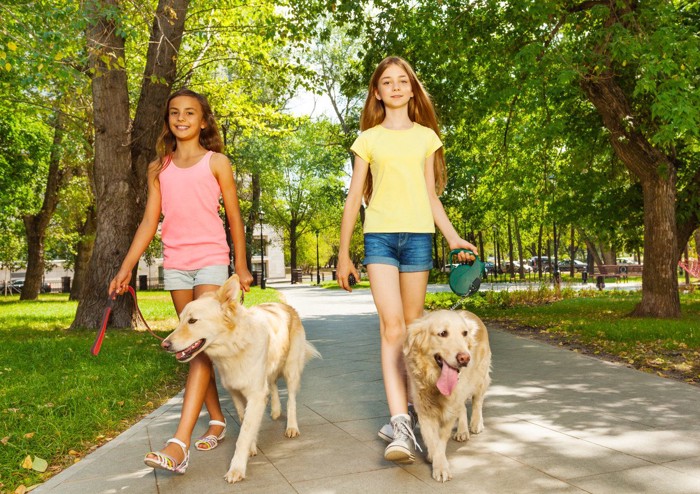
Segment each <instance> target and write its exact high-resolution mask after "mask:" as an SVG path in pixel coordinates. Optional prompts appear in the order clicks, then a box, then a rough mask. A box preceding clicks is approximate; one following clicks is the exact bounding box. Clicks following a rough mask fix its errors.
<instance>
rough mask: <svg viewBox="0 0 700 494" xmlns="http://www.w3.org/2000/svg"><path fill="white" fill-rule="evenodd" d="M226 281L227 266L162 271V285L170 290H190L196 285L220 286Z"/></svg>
mask: <svg viewBox="0 0 700 494" xmlns="http://www.w3.org/2000/svg"><path fill="white" fill-rule="evenodd" d="M227 279H228V266H227V265H221V264H219V265H215V266H205V267H203V268H200V269H193V270H190V271H183V270H181V269H164V270H163V285H164V288H165V289H166V290H168V291H170V290H192V289H194V287H195V286H197V285H217V286H222V285H223V284H224V283H226V280H227Z"/></svg>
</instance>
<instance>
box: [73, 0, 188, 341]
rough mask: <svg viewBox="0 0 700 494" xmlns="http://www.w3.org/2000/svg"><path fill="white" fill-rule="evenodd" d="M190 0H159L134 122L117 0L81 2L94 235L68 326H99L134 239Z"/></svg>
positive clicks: (119, 309)
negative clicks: (88, 88) (90, 123)
mask: <svg viewBox="0 0 700 494" xmlns="http://www.w3.org/2000/svg"><path fill="white" fill-rule="evenodd" d="M188 6H189V0H160V1H159V3H158V7H157V9H156V12H155V16H154V19H153V27H152V30H151V36H150V42H149V45H148V46H149V49H148V54H147V57H146V66H145V69H144V73H143V80H142V81H143V82H142V84H141V90H140V95H141V96H140V98H139V103H138V105H137V107H136V112H135V114H134V115H135V116H134V119H133V123H132V119H131V115H130V111H131V106H130V101H129V87H128V80H127V71H126V52H125V45H126V38H125V32H126V30H125V29H124V25H123V23H124V16H125V13H124V11H123V10H122V8H121V7H122V6H121V4H120V2H118V1H117V0H94V1H92V2H87V3H86V4H85V14H86V15H87V17H88V19H89V22H90V25H89V27H88V29H87V32H86V36H87V46H88V55H89V66H90V70H91V73H92V96H93V105H94V114H93V115H94V116H93V118H94V127H95V161H94V174H93V177H94V188H95V190H94V193H95V204H96V220H97V223H96V225H97V228H96V238H95V246H94V250H93V254H92V257H91V259H90V264H89V269H88V275H87V277H86V280H85V286H84V288H83V293H82V297H81V300H80V303H79V305H78V310H77V313H76V316H75V320H74V321H73V327H97V326H98V325H99V323H100V318H101V317H102V312H103V309H104V304H105V300H106V297H107V293H106V287H107V283H108V281H109V279H110V278H111V277H112V276H113V275H114V273H115V272H116V270H117V269H118V268H119V264H120V263H121V260H122V259H123V258H124V256H125V255H126V252H127V250H128V248H129V245H130V244H131V239H132V238H133V235H134V232H135V231H136V228H137V226H138V223H139V221H140V219H141V214H142V212H143V208H144V205H145V192H144V191H145V176H146V167H147V164H148V162H149V161H150V160H151V159H152V157H153V151H152V150H153V149H154V147H155V141H156V138H157V135H158V132H159V126H158V122H159V120H160V115H161V112H162V109H163V107H164V106H165V101H166V99H167V97H168V95H169V93H170V91H171V88H172V85H173V82H174V81H175V75H176V69H177V54H178V50H179V47H180V43H181V41H182V34H183V31H184V28H185V18H186V14H187V8H188ZM112 322H113V324H114V325H116V326H121V327H125V326H126V327H128V326H131V323H132V303H131V301H130V300H128V298H126V297H122V298H121V300H120V301H119V302H118V304H117V305H116V306H115V310H114V312H113V316H112Z"/></svg>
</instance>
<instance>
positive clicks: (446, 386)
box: [437, 361, 459, 396]
mask: <svg viewBox="0 0 700 494" xmlns="http://www.w3.org/2000/svg"><path fill="white" fill-rule="evenodd" d="M457 379H459V372H458V371H457V370H456V369H453V368H452V367H450V366H449V365H447V363H446V362H445V361H443V362H442V372H441V373H440V379H438V381H437V388H438V390H439V391H440V392H441V393H442V394H443V395H444V396H450V395H451V394H452V391H453V390H454V389H455V386H457Z"/></svg>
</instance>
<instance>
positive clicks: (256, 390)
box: [162, 274, 320, 483]
mask: <svg viewBox="0 0 700 494" xmlns="http://www.w3.org/2000/svg"><path fill="white" fill-rule="evenodd" d="M239 297H240V284H239V281H238V276H237V275H235V274H234V275H233V276H231V278H229V279H228V280H227V281H226V283H225V284H224V285H223V286H222V287H221V288H219V290H218V291H216V292H213V293H211V294H206V295H204V296H202V297H200V298H198V299H197V300H194V301H192V302H190V303H189V304H187V305H186V306H185V308H184V310H183V311H182V314H180V323H179V324H178V326H177V328H176V329H175V331H173V332H172V333H170V335H169V336H168V337H167V338H166V339H165V341H163V343H162V346H163V348H165V349H166V350H168V351H169V352H172V353H174V354H175V357H176V358H177V359H178V360H179V361H180V362H188V361H189V360H191V359H192V358H193V357H194V356H195V355H197V354H198V353H199V352H205V353H206V354H207V355H208V356H209V358H211V360H212V362H213V363H214V365H216V368H217V370H218V371H219V376H220V378H221V383H222V384H223V386H224V387H225V388H226V389H227V390H228V391H229V392H230V393H231V397H232V398H233V403H234V405H235V407H236V411H237V412H238V416H239V417H240V419H241V431H240V434H239V436H238V440H237V441H236V451H235V453H234V455H233V458H232V459H231V465H230V466H229V470H228V472H226V475H225V477H224V478H225V479H226V480H227V481H228V482H229V483H234V482H238V481H239V480H243V479H244V478H245V474H246V466H247V464H248V457H249V456H255V455H256V454H257V453H258V450H257V444H256V443H257V437H258V430H259V428H260V422H261V421H262V417H263V414H264V412H265V407H266V405H267V397H268V395H270V397H271V399H270V415H271V416H272V418H273V419H277V418H278V417H279V416H280V412H281V404H280V398H279V392H278V390H277V379H278V378H280V377H282V376H283V377H284V380H285V381H286V383H287V391H288V398H287V429H286V431H285V434H284V435H285V436H286V437H296V436H298V435H299V426H298V424H297V411H296V396H297V392H298V391H299V386H300V384H301V374H302V371H303V369H304V365H305V364H306V362H307V361H308V360H309V359H311V358H313V357H320V354H319V353H318V351H317V350H316V349H315V348H314V347H313V345H312V344H311V343H309V342H308V341H306V335H305V333H304V327H303V326H302V325H301V320H300V319H299V315H298V314H297V312H296V311H295V310H294V309H293V308H292V307H290V306H288V305H286V304H282V303H266V304H260V305H257V306H255V307H251V308H246V307H244V306H243V305H241V304H240V303H239V301H238V299H239Z"/></svg>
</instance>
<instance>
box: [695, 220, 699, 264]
mask: <svg viewBox="0 0 700 494" xmlns="http://www.w3.org/2000/svg"><path fill="white" fill-rule="evenodd" d="M694 236H695V253H696V254H697V259H698V262H700V228H699V229H697V230H695V234H694Z"/></svg>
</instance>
